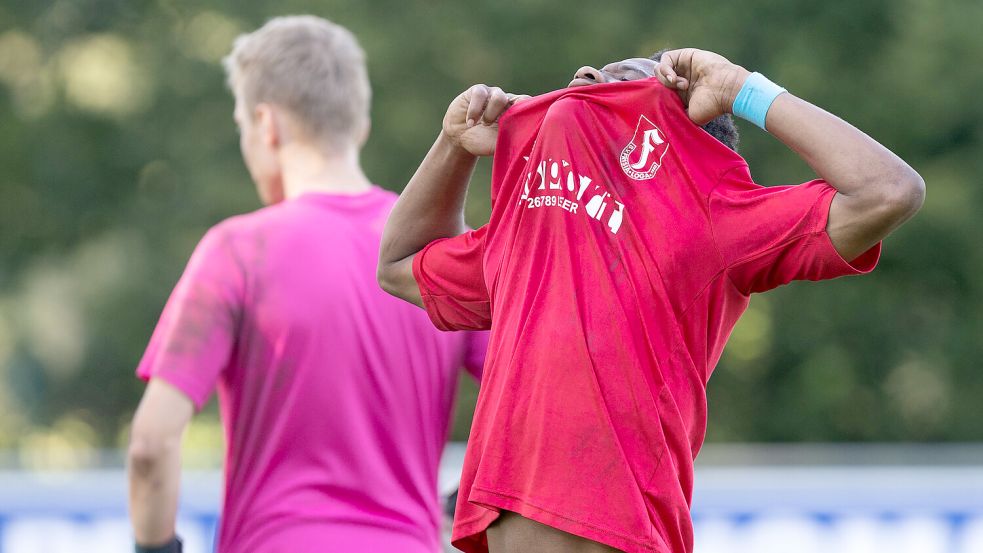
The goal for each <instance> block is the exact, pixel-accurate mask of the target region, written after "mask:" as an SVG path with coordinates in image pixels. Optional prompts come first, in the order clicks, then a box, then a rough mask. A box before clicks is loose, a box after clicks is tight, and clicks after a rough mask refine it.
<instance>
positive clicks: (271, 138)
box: [255, 103, 283, 149]
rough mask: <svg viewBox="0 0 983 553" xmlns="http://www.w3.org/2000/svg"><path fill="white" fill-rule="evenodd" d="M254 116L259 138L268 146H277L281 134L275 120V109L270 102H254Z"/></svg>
mask: <svg viewBox="0 0 983 553" xmlns="http://www.w3.org/2000/svg"><path fill="white" fill-rule="evenodd" d="M255 116H256V117H255V120H256V130H257V131H258V132H259V137H260V140H262V141H263V144H265V145H266V146H267V147H269V148H273V149H276V148H279V147H280V143H281V142H282V140H283V136H282V135H281V129H280V125H279V124H278V121H277V114H276V110H274V109H273V106H271V105H270V104H266V103H261V104H256V110H255Z"/></svg>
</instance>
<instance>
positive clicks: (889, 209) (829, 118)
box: [656, 48, 925, 260]
mask: <svg viewBox="0 0 983 553" xmlns="http://www.w3.org/2000/svg"><path fill="white" fill-rule="evenodd" d="M656 74H657V76H658V78H659V80H660V81H661V82H662V83H663V84H664V85H666V86H668V87H670V88H673V89H675V90H677V92H679V94H680V97H681V98H682V99H683V102H684V103H685V104H686V105H687V112H688V113H689V116H690V118H691V119H692V120H693V121H694V122H695V123H697V124H704V123H706V122H707V121H709V120H711V119H713V118H714V117H716V116H718V115H721V114H723V113H731V112H732V110H733V105H734V99H735V98H736V97H737V95H738V92H739V91H740V90H741V87H742V86H743V85H744V82H745V80H746V79H747V78H748V76H749V75H750V73H749V72H748V71H747V70H746V69H744V68H743V67H741V66H739V65H735V64H733V63H730V62H729V61H727V60H726V59H725V58H723V57H722V56H719V55H717V54H714V53H712V52H707V51H704V50H696V49H693V48H685V49H682V50H673V51H670V52H666V53H665V54H664V55H663V56H662V59H661V60H660V64H659V66H658V68H657V69H656ZM765 126H766V128H767V130H768V132H770V133H771V134H772V135H773V136H775V137H776V138H777V139H779V140H780V141H782V143H784V144H785V145H786V146H788V147H789V148H790V149H791V150H792V151H794V152H795V153H796V154H798V155H799V157H801V158H802V159H803V160H804V161H805V162H806V163H808V164H809V166H810V167H812V169H813V170H814V171H815V172H816V174H817V175H819V177H820V178H822V179H823V180H825V181H826V182H827V183H829V185H830V186H832V187H833V188H835V189H836V191H837V194H836V196H835V197H834V199H833V202H832V204H831V206H830V210H829V219H828V222H827V226H826V231H827V233H828V234H829V237H830V240H831V241H832V243H833V246H834V247H835V248H836V250H837V252H838V253H839V254H840V255H841V256H842V257H843V258H844V259H846V260H853V259H855V258H856V257H858V256H859V255H860V254H862V253H864V252H865V251H867V250H868V249H870V248H871V247H872V246H873V245H875V244H876V243H877V242H879V241H880V240H882V239H883V238H884V237H886V236H887V235H888V234H890V233H891V232H892V231H894V230H895V229H896V228H897V227H898V226H900V225H901V224H902V223H904V222H905V221H906V220H908V219H909V218H910V217H911V216H912V215H914V214H915V212H916V211H918V209H919V208H920V207H921V205H922V202H923V201H924V197H925V183H924V181H923V180H922V178H921V176H919V175H918V173H916V172H915V170H914V169H912V168H911V167H910V166H909V165H908V164H907V163H905V162H904V160H902V159H901V158H899V157H898V156H897V155H895V154H894V153H892V152H891V151H890V150H888V149H887V148H885V147H884V146H882V145H881V144H879V143H878V142H876V141H875V140H873V139H872V138H870V137H869V136H867V135H866V134H864V133H863V132H862V131H860V130H859V129H857V128H856V127H854V126H852V125H850V124H849V123H847V122H846V121H843V120H842V119H840V118H839V117H836V116H835V115H832V114H830V113H828V112H826V111H824V110H822V109H821V108H818V107H816V106H814V105H812V104H810V103H809V102H807V101H805V100H802V99H800V98H797V97H795V96H793V95H792V94H789V93H783V94H781V95H779V96H778V97H777V98H776V99H775V101H774V103H773V104H772V105H771V108H770V109H769V110H768V112H767V118H766V120H765Z"/></svg>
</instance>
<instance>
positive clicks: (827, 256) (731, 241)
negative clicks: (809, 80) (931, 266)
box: [708, 165, 881, 294]
mask: <svg viewBox="0 0 983 553" xmlns="http://www.w3.org/2000/svg"><path fill="white" fill-rule="evenodd" d="M835 195H836V189H835V188H833V187H832V186H830V185H829V184H827V183H826V182H825V181H823V180H813V181H809V182H806V183H803V184H800V185H796V186H770V187H764V186H760V185H758V184H755V183H754V182H753V181H752V180H751V174H750V173H749V171H748V168H747V166H746V165H740V166H737V167H735V168H733V169H730V170H729V171H727V172H726V173H724V175H723V176H722V177H721V179H720V181H719V182H718V183H717V185H716V187H714V189H713V191H712V192H711V193H710V198H709V202H708V210H709V216H710V222H711V225H712V226H713V234H714V240H715V242H716V244H717V249H718V250H719V252H720V255H721V256H722V257H723V260H724V264H725V270H726V271H727V273H728V276H729V277H730V279H731V281H732V282H733V283H734V284H735V285H736V286H737V288H738V289H740V290H741V292H743V293H745V294H750V293H752V292H764V291H766V290H771V289H772V288H776V287H778V286H781V285H783V284H787V283H789V282H791V281H793V280H826V279H831V278H836V277H839V276H844V275H855V274H863V273H868V272H870V271H871V270H873V269H874V267H875V266H876V265H877V260H878V257H879V256H880V251H881V245H880V243H878V244H876V245H875V246H873V247H872V248H871V249H869V250H868V251H866V252H864V253H863V254H862V255H860V256H859V257H858V258H856V259H854V260H853V261H852V262H848V261H847V260H845V259H843V258H842V257H841V256H840V254H839V253H838V252H837V251H836V249H835V248H834V247H833V243H832V242H831V241H830V238H829V234H827V233H826V221H827V219H828V218H829V206H830V203H831V202H832V201H833V197H834V196H835Z"/></svg>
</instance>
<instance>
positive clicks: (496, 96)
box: [481, 87, 509, 125]
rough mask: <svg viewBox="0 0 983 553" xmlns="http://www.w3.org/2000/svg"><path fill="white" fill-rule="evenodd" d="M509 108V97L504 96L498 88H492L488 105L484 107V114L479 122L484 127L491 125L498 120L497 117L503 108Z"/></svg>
mask: <svg viewBox="0 0 983 553" xmlns="http://www.w3.org/2000/svg"><path fill="white" fill-rule="evenodd" d="M507 107H509V97H508V95H506V94H505V91H504V90H502V89H501V88H498V87H493V88H492V89H491V94H490V95H489V97H488V105H487V106H485V113H484V114H483V115H482V117H481V121H482V122H483V123H485V124H486V125H491V124H492V123H494V122H495V121H497V120H498V116H499V115H502V112H504V111H505V108H507Z"/></svg>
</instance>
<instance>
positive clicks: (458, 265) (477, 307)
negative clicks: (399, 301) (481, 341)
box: [413, 227, 491, 330]
mask: <svg viewBox="0 0 983 553" xmlns="http://www.w3.org/2000/svg"><path fill="white" fill-rule="evenodd" d="M486 229H487V227H481V228H479V229H477V230H472V231H469V232H466V233H464V234H462V235H460V236H455V237H453V238H441V239H439V240H434V241H433V242H431V243H429V244H427V246H426V247H424V248H423V249H422V250H420V252H419V253H418V254H416V256H415V257H414V258H413V277H414V278H415V279H416V283H417V285H418V286H419V287H420V296H421V297H422V298H423V306H424V308H425V309H426V310H427V314H428V315H430V320H431V321H433V324H434V326H436V327H437V328H439V329H440V330H485V329H488V328H490V327H491V302H490V301H489V299H488V290H487V289H486V288H485V277H484V270H483V268H482V253H483V250H484V240H485V233H486Z"/></svg>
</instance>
